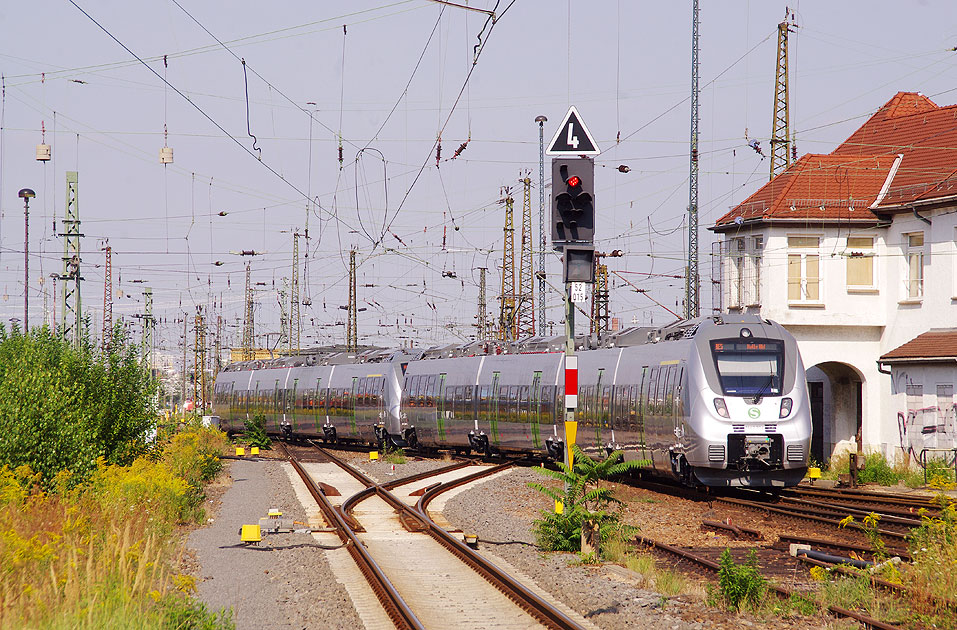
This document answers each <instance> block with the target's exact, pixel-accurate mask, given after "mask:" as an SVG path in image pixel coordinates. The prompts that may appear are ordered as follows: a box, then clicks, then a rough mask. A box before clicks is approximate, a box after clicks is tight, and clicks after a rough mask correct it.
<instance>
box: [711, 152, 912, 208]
mask: <svg viewBox="0 0 957 630" xmlns="http://www.w3.org/2000/svg"><path fill="white" fill-rule="evenodd" d="M896 159H897V156H896V155H886V156H863V157H862V156H844V155H816V154H807V155H803V156H801V157H800V159H798V161H797V162H795V163H794V164H792V165H791V167H790V168H789V169H788V170H786V171H785V172H784V173H781V174H780V175H778V176H777V177H775V178H774V179H773V180H772V181H770V182H768V183H767V184H765V185H764V186H763V187H762V188H761V189H760V190H758V191H757V192H756V193H754V194H753V195H751V196H750V197H748V198H747V199H746V200H745V201H744V202H742V203H741V204H739V205H738V206H737V207H736V208H734V209H733V210H731V211H730V212H728V213H727V214H726V215H724V216H723V217H721V218H720V219H718V221H717V224H718V225H721V224H726V223H730V222H733V221H734V220H735V218H737V217H739V216H740V217H741V218H743V219H745V220H748V219H757V218H764V219H801V220H821V219H841V220H848V219H869V220H872V221H873V220H875V218H876V217H875V216H874V215H873V214H872V213H871V211H870V210H868V207H869V206H870V205H871V204H873V203H874V201H875V200H876V199H877V195H878V193H879V192H880V190H881V186H883V184H884V181H885V180H886V179H887V174H888V173H889V172H890V170H891V167H892V166H893V165H894V161H895V160H896Z"/></svg>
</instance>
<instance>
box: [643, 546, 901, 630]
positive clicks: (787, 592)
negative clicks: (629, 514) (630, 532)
mask: <svg viewBox="0 0 957 630" xmlns="http://www.w3.org/2000/svg"><path fill="white" fill-rule="evenodd" d="M635 540H636V541H638V542H640V543H642V544H644V545H647V546H649V547H653V548H655V549H659V550H661V551H665V552H667V553H669V554H672V555H675V556H678V557H679V558H681V559H682V560H686V561H688V562H692V563H694V564H696V565H697V566H700V567H704V568H706V569H708V570H710V571H713V572H715V573H717V572H718V570H719V569H720V568H721V567H720V565H719V564H718V563H717V562H715V561H714V560H711V559H709V558H704V557H702V556H699V555H697V554H694V553H691V552H690V551H686V550H684V549H680V548H678V547H675V546H673V545H669V544H667V543H662V542H658V541H655V540H652V539H650V538H645V537H644V536H636V537H635ZM768 588H769V589H771V590H772V591H774V593H775V594H776V595H778V596H779V597H782V598H785V599H789V598H790V597H791V596H793V595H800V593H798V592H797V591H794V590H791V589H789V588H787V587H784V586H778V585H776V584H768ZM827 610H828V612H830V613H831V614H833V615H836V616H838V617H847V618H849V619H854V620H856V621H859V622H861V623H862V624H864V627H865V628H874V629H875V630H903V629H902V628H901V627H900V626H895V625H892V624H889V623H884V622H883V621H880V620H878V619H874V618H873V617H870V616H868V615H864V614H861V613H858V612H855V611H853V610H848V609H846V608H841V607H840V606H833V605H831V606H828V608H827Z"/></svg>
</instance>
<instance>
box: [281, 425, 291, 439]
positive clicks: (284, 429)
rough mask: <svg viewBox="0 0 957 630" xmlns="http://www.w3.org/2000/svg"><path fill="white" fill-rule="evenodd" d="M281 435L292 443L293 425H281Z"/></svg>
mask: <svg viewBox="0 0 957 630" xmlns="http://www.w3.org/2000/svg"><path fill="white" fill-rule="evenodd" d="M279 434H280V435H282V439H283V440H285V441H287V442H291V441H292V425H291V424H289V423H288V422H283V423H282V424H280V425H279Z"/></svg>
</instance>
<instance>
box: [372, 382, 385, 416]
mask: <svg viewBox="0 0 957 630" xmlns="http://www.w3.org/2000/svg"><path fill="white" fill-rule="evenodd" d="M373 396H374V398H373V401H374V402H375V406H374V409H375V415H376V417H377V418H378V419H379V422H386V420H387V417H386V416H387V415H388V414H387V413H386V409H385V377H384V376H381V377H379V378H377V379H375V392H374V393H373ZM386 424H387V425H388V423H387V422H386Z"/></svg>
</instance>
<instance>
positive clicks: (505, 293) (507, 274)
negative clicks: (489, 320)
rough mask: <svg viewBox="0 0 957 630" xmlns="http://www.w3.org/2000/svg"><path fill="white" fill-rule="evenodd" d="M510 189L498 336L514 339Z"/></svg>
mask: <svg viewBox="0 0 957 630" xmlns="http://www.w3.org/2000/svg"><path fill="white" fill-rule="evenodd" d="M514 203H515V201H514V200H513V199H512V194H511V191H510V190H509V189H508V188H506V189H505V230H504V231H505V245H504V247H503V252H502V292H501V295H500V296H499V300H500V301H501V306H500V310H499V315H498V338H499V339H500V340H502V341H512V340H513V339H515V221H514V215H513V210H514V207H513V206H514Z"/></svg>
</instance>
